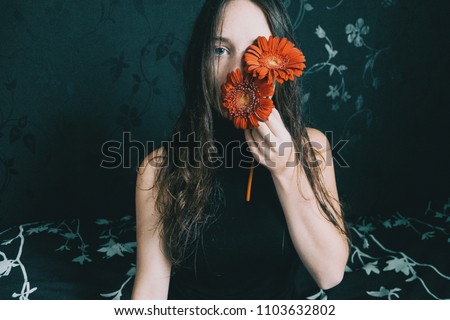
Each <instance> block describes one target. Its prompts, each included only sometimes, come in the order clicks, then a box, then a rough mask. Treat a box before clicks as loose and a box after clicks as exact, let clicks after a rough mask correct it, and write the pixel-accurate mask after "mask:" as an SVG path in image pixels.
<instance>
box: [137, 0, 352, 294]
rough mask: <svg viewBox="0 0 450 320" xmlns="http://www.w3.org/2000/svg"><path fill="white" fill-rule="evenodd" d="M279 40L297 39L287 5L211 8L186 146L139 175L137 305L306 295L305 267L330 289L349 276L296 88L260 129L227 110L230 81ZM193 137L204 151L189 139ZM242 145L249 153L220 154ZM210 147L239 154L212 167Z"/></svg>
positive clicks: (279, 93) (322, 148)
mask: <svg viewBox="0 0 450 320" xmlns="http://www.w3.org/2000/svg"><path fill="white" fill-rule="evenodd" d="M270 35H273V36H279V37H286V38H288V39H289V40H290V41H292V42H294V40H293V36H292V27H291V24H290V21H289V18H288V15H287V13H286V10H285V8H284V7H283V5H282V4H281V3H280V2H279V1H276V0H255V1H250V0H229V1H227V0H212V1H206V3H205V4H204V6H203V8H202V11H201V13H200V15H199V17H198V19H197V21H196V23H195V26H194V30H193V34H192V37H191V41H190V44H189V47H188V49H187V52H186V57H185V62H184V63H185V64H184V83H185V92H186V104H185V108H184V110H183V112H182V114H181V116H180V118H179V120H178V122H177V124H176V126H175V129H174V133H173V135H174V136H177V139H176V140H179V141H178V142H177V141H175V142H173V144H172V145H171V148H168V147H161V148H159V149H156V150H155V151H153V152H152V153H151V154H150V155H149V156H148V157H147V158H146V159H145V160H144V162H143V163H142V164H141V167H140V170H139V174H138V178H137V183H136V217H137V221H136V222H137V266H136V279H135V283H134V288H133V293H132V298H133V299H167V298H169V299H295V298H298V296H297V295H296V293H295V286H294V281H293V277H294V272H295V268H296V267H297V263H298V262H299V261H301V262H302V263H303V264H304V265H305V267H306V269H307V270H308V271H309V273H310V274H311V276H312V278H313V279H314V280H315V281H316V283H317V284H318V286H319V287H320V288H323V289H328V288H331V287H333V286H335V285H337V284H338V283H339V282H340V281H341V279H342V277H343V273H344V268H345V265H346V262H347V258H348V238H347V231H346V227H345V222H344V220H343V218H342V205H341V204H340V202H339V197H338V193H337V189H336V182H335V176H334V168H333V161H332V160H331V159H332V158H331V157H332V155H331V150H330V145H329V143H328V141H327V139H326V137H325V135H324V134H323V133H321V132H320V131H318V130H315V129H312V128H306V127H305V124H304V123H303V120H302V116H301V109H300V102H299V101H300V99H299V92H298V90H299V89H298V86H297V81H289V82H287V83H284V84H283V85H278V84H277V85H276V86H275V92H274V95H273V97H272V100H273V102H274V105H275V108H274V109H273V112H272V113H271V114H270V116H269V118H268V121H266V122H259V126H258V127H257V128H254V129H246V130H238V129H235V128H234V127H233V124H232V122H231V121H230V120H228V119H226V118H225V117H224V112H223V110H222V108H221V93H220V87H221V85H222V84H223V83H224V82H225V81H226V77H227V74H228V73H230V72H231V71H233V70H235V69H236V68H240V69H241V70H243V54H244V52H245V51H246V50H247V48H248V47H249V46H250V45H252V44H253V43H254V42H255V39H257V37H258V36H265V37H266V38H268V37H269V36H270ZM192 132H193V133H194V139H195V140H196V141H197V142H199V145H200V146H203V147H202V148H200V147H198V145H196V146H195V147H194V146H193V143H192V141H191V142H183V143H182V142H180V141H188V140H189V137H188V135H189V134H190V133H192ZM190 137H191V138H192V135H191V136H190ZM233 139H235V140H237V141H238V142H246V143H247V145H248V147H249V149H250V152H249V151H248V150H247V149H244V150H242V149H241V150H239V149H238V151H241V152H238V154H237V155H236V152H235V151H236V148H234V149H233V150H234V151H233V150H232V151H230V150H229V149H230V148H228V147H226V148H221V146H224V145H226V144H227V143H228V142H230V141H233ZM214 140H215V141H214ZM217 142H218V143H217ZM271 143H272V147H271V148H268V147H267V145H268V144H271ZM286 145H289V146H290V147H288V148H281V147H280V146H286ZM205 146H206V148H205ZM217 146H219V147H218V149H214V147H217ZM312 146H314V147H315V149H313V148H312ZM210 150H219V152H218V153H217V154H219V155H222V156H224V157H227V158H229V157H230V156H233V159H231V162H230V161H229V160H230V159H225V161H222V162H221V165H220V166H211V165H208V164H211V163H212V162H210V161H209V160H211V154H212V153H211V152H210ZM269 151H270V152H269ZM252 158H254V159H255V160H256V161H257V165H256V167H255V168H254V172H253V176H254V178H253V185H252V190H251V194H252V198H251V200H250V201H246V200H245V194H244V193H245V190H246V187H247V185H246V183H247V179H248V176H249V171H250V170H249V168H248V167H249V166H248V165H247V166H245V165H243V164H245V163H248V162H249V161H248V159H252ZM199 160H202V161H199ZM293 163H294V164H295V165H292V164H293ZM230 164H231V166H230ZM247 200H248V199H247ZM298 258H300V260H299V259H298Z"/></svg>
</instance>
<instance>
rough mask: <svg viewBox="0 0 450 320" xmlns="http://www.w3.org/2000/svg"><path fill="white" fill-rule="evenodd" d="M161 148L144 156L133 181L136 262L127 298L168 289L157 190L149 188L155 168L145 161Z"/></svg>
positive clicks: (164, 292)
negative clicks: (130, 293)
mask: <svg viewBox="0 0 450 320" xmlns="http://www.w3.org/2000/svg"><path fill="white" fill-rule="evenodd" d="M162 151H163V149H162V148H160V149H157V150H155V151H153V152H152V153H151V154H150V155H149V156H148V157H147V158H146V159H144V161H143V162H142V164H141V165H140V168H139V172H138V177H137V181H136V238H137V261H136V277H135V281H134V287H133V293H132V295H131V299H167V295H168V291H169V282H170V270H171V265H170V262H169V261H168V260H167V258H166V257H165V255H164V253H163V251H162V248H163V246H162V243H161V239H160V236H159V230H158V229H156V224H157V222H158V219H159V214H158V212H156V209H155V198H156V195H157V190H156V188H152V187H153V185H154V180H155V179H154V178H155V173H156V169H157V167H155V165H152V162H151V160H149V159H152V158H153V157H155V156H160V155H161V153H162ZM150 188H152V189H150ZM148 189H150V190H148Z"/></svg>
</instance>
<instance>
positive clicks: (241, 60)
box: [231, 55, 245, 74]
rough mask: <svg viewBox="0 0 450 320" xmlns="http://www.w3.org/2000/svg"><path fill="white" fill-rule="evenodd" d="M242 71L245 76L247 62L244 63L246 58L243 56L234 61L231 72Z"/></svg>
mask: <svg viewBox="0 0 450 320" xmlns="http://www.w3.org/2000/svg"><path fill="white" fill-rule="evenodd" d="M238 68H239V69H241V73H242V74H244V73H245V61H244V57H243V55H241V56H237V57H236V58H235V59H234V61H233V65H232V66H231V71H234V70H236V69H238Z"/></svg>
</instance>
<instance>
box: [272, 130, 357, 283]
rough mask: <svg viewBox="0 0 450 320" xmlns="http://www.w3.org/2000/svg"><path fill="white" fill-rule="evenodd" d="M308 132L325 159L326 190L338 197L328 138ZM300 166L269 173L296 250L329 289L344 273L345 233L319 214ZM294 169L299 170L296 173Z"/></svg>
mask: <svg viewBox="0 0 450 320" xmlns="http://www.w3.org/2000/svg"><path fill="white" fill-rule="evenodd" d="M308 135H309V136H310V140H311V142H312V143H313V145H314V146H319V148H318V149H319V151H320V153H321V155H322V157H323V159H325V160H327V161H325V162H324V161H323V160H322V162H321V164H320V168H321V170H320V171H321V173H322V177H323V182H324V185H325V187H326V189H327V192H328V193H329V194H330V195H331V197H333V198H334V199H337V200H339V196H338V192H337V188H336V179H335V174H334V167H333V159H332V154H331V148H330V145H329V143H328V140H327V138H326V136H325V135H324V134H323V133H322V132H320V131H318V130H315V129H308ZM318 161H320V160H318ZM301 168H302V167H301V166H300V165H298V166H297V167H293V168H286V170H285V171H280V172H276V173H273V174H272V177H273V181H274V184H275V187H276V190H277V193H278V197H279V199H280V202H281V205H282V207H283V211H284V214H285V217H286V221H287V224H288V228H289V233H290V235H291V238H292V241H293V243H294V246H295V248H296V250H297V253H298V254H299V256H300V258H301V259H302V261H303V263H304V264H305V266H306V268H307V269H308V271H309V272H310V274H311V275H312V277H313V278H314V280H315V281H316V283H317V284H318V285H319V287H321V288H322V289H329V288H332V287H334V286H336V285H337V284H339V283H340V282H341V280H342V278H343V276H344V269H345V265H346V263H347V259H348V254H349V251H348V249H349V248H348V243H347V239H346V237H345V236H344V235H342V234H341V233H340V232H339V230H337V228H336V227H335V226H334V225H333V224H331V223H330V222H329V221H328V220H326V219H325V217H324V216H323V215H322V213H321V211H320V209H319V206H318V204H317V202H316V200H315V197H314V194H313V192H312V189H311V186H310V184H309V181H308V179H307V178H306V175H305V174H304V172H303V170H302V169H301ZM295 170H300V172H299V174H298V175H297V172H295ZM298 180H300V181H299V186H300V191H301V194H300V192H299V190H298V189H299V186H298V184H297V183H298ZM336 207H337V208H339V206H337V205H336ZM339 214H341V213H340V212H339ZM336 218H337V219H336V220H337V221H338V222H341V221H342V218H341V217H336ZM341 227H343V226H342V225H341Z"/></svg>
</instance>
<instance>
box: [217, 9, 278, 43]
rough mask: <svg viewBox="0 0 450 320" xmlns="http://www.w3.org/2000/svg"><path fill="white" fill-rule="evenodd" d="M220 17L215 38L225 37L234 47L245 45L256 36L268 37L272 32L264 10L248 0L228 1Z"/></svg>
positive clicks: (223, 38)
mask: <svg viewBox="0 0 450 320" xmlns="http://www.w3.org/2000/svg"><path fill="white" fill-rule="evenodd" d="M221 18H222V19H220V21H219V24H218V30H216V38H220V37H221V38H222V40H225V39H226V41H228V42H231V44H233V45H234V46H236V47H242V46H245V47H246V46H248V45H250V44H251V43H252V42H253V41H254V40H255V39H256V38H257V37H258V36H265V37H267V38H268V37H269V36H270V35H271V34H272V33H271V31H270V27H269V24H268V22H267V18H266V16H265V15H264V12H263V11H262V10H261V8H259V7H258V5H256V4H255V3H253V2H251V1H249V0H232V1H230V2H228V3H227V5H226V6H225V8H224V11H223V15H222V17H221ZM221 29H222V30H221Z"/></svg>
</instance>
